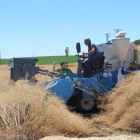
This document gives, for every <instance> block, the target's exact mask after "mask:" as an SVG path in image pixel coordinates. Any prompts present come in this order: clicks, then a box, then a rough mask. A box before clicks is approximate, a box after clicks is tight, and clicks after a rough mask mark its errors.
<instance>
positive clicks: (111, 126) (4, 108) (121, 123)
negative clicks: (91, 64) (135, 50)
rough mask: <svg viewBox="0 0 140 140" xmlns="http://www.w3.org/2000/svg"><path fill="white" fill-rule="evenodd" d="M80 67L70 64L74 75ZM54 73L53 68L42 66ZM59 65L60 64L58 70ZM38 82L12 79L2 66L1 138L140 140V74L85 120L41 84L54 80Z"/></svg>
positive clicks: (40, 79) (37, 76) (40, 78)
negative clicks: (32, 82) (14, 80)
mask: <svg viewBox="0 0 140 140" xmlns="http://www.w3.org/2000/svg"><path fill="white" fill-rule="evenodd" d="M76 65H77V64H69V67H70V68H71V69H72V71H73V72H75V71H76ZM39 67H40V68H41V69H48V70H50V71H52V67H53V65H39ZM58 67H59V65H57V68H58ZM36 79H37V80H38V83H37V84H36V85H34V86H32V85H30V84H29V82H28V81H27V80H24V81H23V80H19V81H17V82H13V81H11V80H10V69H8V65H0V130H1V131H0V139H4V140H5V139H8V140H10V139H11V140H13V139H35V140H37V139H42V140H69V139H70V140H78V139H79V140H132V139H133V140H138V139H139V136H140V72H137V73H136V74H135V75H130V76H129V77H128V78H127V79H126V80H124V81H122V82H121V84H120V85H118V86H117V87H116V88H114V89H113V90H112V91H111V92H110V93H109V94H108V95H107V96H106V97H105V98H104V99H103V101H102V105H100V106H99V108H100V109H101V111H100V112H98V113H94V114H92V115H91V116H90V117H85V116H83V115H82V114H78V113H76V112H72V111H70V110H69V108H68V107H67V106H66V105H65V104H64V103H63V101H62V100H60V99H59V98H57V97H56V96H54V95H51V93H48V94H49V96H46V94H47V93H46V91H45V89H43V88H41V87H40V84H41V83H43V82H45V81H47V80H50V79H51V78H50V77H47V76H44V75H41V74H38V75H36Z"/></svg>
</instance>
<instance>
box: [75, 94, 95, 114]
mask: <svg viewBox="0 0 140 140" xmlns="http://www.w3.org/2000/svg"><path fill="white" fill-rule="evenodd" d="M75 106H76V110H77V111H78V112H80V113H84V114H85V113H91V112H93V111H94V110H96V109H97V105H96V104H95V102H94V99H93V98H88V99H83V95H82V93H79V94H78V95H77V96H76V97H75Z"/></svg>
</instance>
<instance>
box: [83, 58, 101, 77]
mask: <svg viewBox="0 0 140 140" xmlns="http://www.w3.org/2000/svg"><path fill="white" fill-rule="evenodd" d="M97 61H99V58H94V59H90V60H86V61H85V62H83V67H84V69H85V72H86V73H87V74H93V69H92V67H91V63H96V62H97Z"/></svg>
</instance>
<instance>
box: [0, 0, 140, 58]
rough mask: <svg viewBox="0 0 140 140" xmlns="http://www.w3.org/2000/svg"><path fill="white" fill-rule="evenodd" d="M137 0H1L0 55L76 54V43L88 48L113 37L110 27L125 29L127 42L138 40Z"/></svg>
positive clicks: (139, 20) (83, 49)
mask: <svg viewBox="0 0 140 140" xmlns="http://www.w3.org/2000/svg"><path fill="white" fill-rule="evenodd" d="M139 17H140V1H139V0H133V1H132V0H117V1H113V0H98V1H97V0H96V1H95V0H0V50H1V56H2V58H13V57H32V56H53V55H65V48H66V47H69V50H70V52H69V54H70V55H74V54H76V49H75V47H76V43H77V42H80V43H81V50H82V52H86V51H87V46H85V45H84V39H85V38H90V39H91V40H92V42H93V43H95V44H101V43H105V42H106V36H105V34H106V33H111V36H110V37H109V40H112V39H113V38H114V37H115V31H114V30H113V29H117V28H118V29H123V31H127V34H126V37H129V38H130V41H131V42H132V41H134V40H137V39H140V18H139Z"/></svg>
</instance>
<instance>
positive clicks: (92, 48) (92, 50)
mask: <svg viewBox="0 0 140 140" xmlns="http://www.w3.org/2000/svg"><path fill="white" fill-rule="evenodd" d="M93 53H95V46H94V45H92V46H91V51H90V52H88V53H85V52H83V55H88V54H93Z"/></svg>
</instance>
